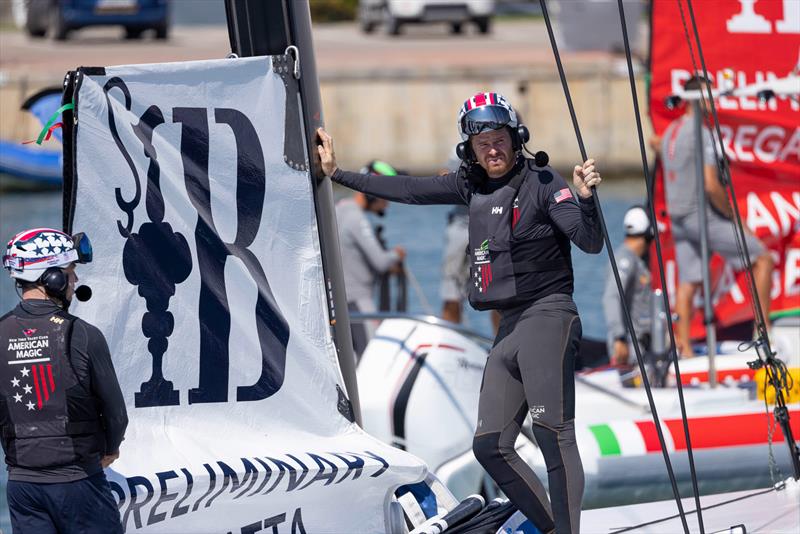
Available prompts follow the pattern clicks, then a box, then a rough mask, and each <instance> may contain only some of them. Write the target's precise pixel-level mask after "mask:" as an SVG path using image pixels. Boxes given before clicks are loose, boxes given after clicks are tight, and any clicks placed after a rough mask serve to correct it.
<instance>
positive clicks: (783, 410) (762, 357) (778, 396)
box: [686, 0, 800, 480]
mask: <svg viewBox="0 0 800 534" xmlns="http://www.w3.org/2000/svg"><path fill="white" fill-rule="evenodd" d="M686 6H687V7H688V9H689V18H690V19H691V21H692V30H693V31H694V38H695V44H697V55H698V56H699V58H700V64H701V65H702V67H703V76H704V77H705V78H706V80H708V79H709V78H708V69H707V68H706V60H705V57H704V56H703V47H702V45H701V44H700V33H699V32H698V30H697V21H696V20H695V17H694V9H693V8H692V0H686ZM705 86H706V92H707V93H708V104H709V107H710V108H711V114H712V117H713V120H714V128H715V130H716V132H717V135H718V136H719V139H720V140H721V139H722V132H721V130H720V126H719V117H718V116H717V107H716V106H715V105H714V95H713V94H712V93H711V86H710V84H708V83H706V84H705ZM722 157H723V162H724V163H723V172H724V173H725V178H726V180H725V181H726V182H727V183H726V184H725V185H726V186H727V187H728V188H729V189H730V199H729V200H730V203H731V205H732V208H733V213H734V215H735V217H736V224H735V225H734V229H735V231H736V233H737V234H738V237H740V238H741V241H742V248H743V250H744V260H745V268H746V272H747V276H746V277H747V280H748V282H749V285H750V293H751V297H752V298H753V301H754V302H755V308H756V309H755V311H756V316H755V317H756V326H757V328H758V338H759V339H758V343H757V344H756V352H757V353H758V357H759V359H758V360H756V362H751V363H749V364H748V365H750V366H751V367H754V368H755V367H760V366H763V367H765V369H766V375H767V384H770V385H772V387H773V388H775V413H774V416H775V418H776V420H777V421H778V423H779V424H780V426H781V429H782V430H783V435H784V438H785V439H786V445H787V446H788V448H789V454H790V455H791V460H792V471H793V475H794V478H795V480H800V451H798V448H797V443H796V442H795V441H794V436H793V435H792V427H791V425H790V424H789V410H788V408H787V407H786V399H785V398H784V395H783V388H782V385H783V384H781V382H780V380H779V377H780V372H776V366H777V365H778V364H777V361H778V360H776V358H775V353H774V352H773V351H772V347H771V346H770V342H769V333H768V332H767V323H766V318H765V317H764V313H763V310H762V308H761V300H760V298H759V296H758V291H757V288H756V285H755V278H754V277H753V265H752V262H751V261H750V251H749V250H748V248H747V240H746V239H745V236H744V226H743V225H742V217H741V214H740V213H739V205H738V204H737V203H736V192H735V190H734V188H733V180H732V179H731V177H730V174H729V171H730V166H729V165H728V159H727V154H725V151H724V150H723V154H722ZM707 298H709V297H708V296H707ZM767 298H769V295H768V296H767ZM762 352H763V354H762ZM765 394H766V392H765Z"/></svg>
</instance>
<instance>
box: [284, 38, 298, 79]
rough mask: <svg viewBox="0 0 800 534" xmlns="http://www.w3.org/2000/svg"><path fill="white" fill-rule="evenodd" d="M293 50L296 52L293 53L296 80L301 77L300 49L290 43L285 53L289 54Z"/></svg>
mask: <svg viewBox="0 0 800 534" xmlns="http://www.w3.org/2000/svg"><path fill="white" fill-rule="evenodd" d="M292 51H293V52H294V54H293V58H294V72H293V73H292V74H293V75H294V79H295V80H299V79H300V50H298V49H297V47H296V46H295V45H289V46H287V47H286V52H284V54H286V55H287V56H288V55H289V52H292Z"/></svg>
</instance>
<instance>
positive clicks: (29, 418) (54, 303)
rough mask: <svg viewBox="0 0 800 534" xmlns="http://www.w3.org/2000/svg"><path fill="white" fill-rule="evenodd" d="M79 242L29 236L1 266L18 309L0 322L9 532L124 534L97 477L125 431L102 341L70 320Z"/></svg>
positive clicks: (88, 254) (49, 234)
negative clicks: (11, 283)
mask: <svg viewBox="0 0 800 534" xmlns="http://www.w3.org/2000/svg"><path fill="white" fill-rule="evenodd" d="M91 259H92V248H91V244H90V242H89V239H88V238H87V237H86V235H84V234H77V235H75V236H69V235H67V234H65V233H63V232H60V231H58V230H53V229H50V228H35V229H32V230H26V231H24V232H20V233H18V234H17V235H15V236H14V237H13V238H12V239H11V241H9V242H8V248H7V251H6V255H5V256H3V266H4V267H5V268H6V269H7V270H8V271H9V274H10V275H11V278H13V279H14V280H15V283H16V286H17V291H18V292H21V301H20V302H19V304H18V305H17V306H16V307H15V308H14V309H13V310H11V311H10V312H8V313H6V314H5V315H4V316H3V317H2V318H0V351H2V352H1V354H2V358H3V360H4V362H2V363H0V431H1V432H2V438H1V441H2V446H3V451H4V452H5V460H6V465H7V469H8V486H7V488H6V489H7V496H8V508H9V511H10V515H11V526H12V528H13V530H14V532H23V533H24V532H81V533H97V534H101V533H102V534H106V533H121V532H122V526H121V523H120V516H119V511H118V510H117V504H116V502H115V499H114V497H113V495H112V493H111V487H110V486H109V484H108V481H107V480H106V477H105V473H104V472H103V469H104V468H106V467H108V466H109V465H111V464H112V463H113V462H114V461H115V460H116V459H117V458H118V457H119V447H120V443H121V442H122V440H123V438H124V435H125V429H126V427H127V424H128V416H127V412H126V409H125V402H124V399H123V397H122V391H121V390H120V387H119V383H118V381H117V377H116V374H115V372H114V367H113V365H112V363H111V356H110V355H109V351H108V345H107V343H106V340H105V338H104V337H103V334H102V333H101V332H100V330H98V329H97V328H96V327H94V326H92V325H90V324H89V323H87V322H86V321H83V320H81V319H79V318H77V317H75V316H74V315H71V314H70V313H68V312H67V309H68V308H69V305H70V302H71V300H72V298H73V295H74V294H75V283H76V282H77V281H78V276H77V275H76V274H75V265H76V263H88V262H89V261H91Z"/></svg>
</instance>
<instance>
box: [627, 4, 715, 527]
mask: <svg viewBox="0 0 800 534" xmlns="http://www.w3.org/2000/svg"><path fill="white" fill-rule="evenodd" d="M617 6H618V9H619V20H620V24H621V26H622V41H623V43H624V45H625V60H626V62H627V65H628V80H629V82H630V86H631V98H632V99H633V112H634V116H635V118H636V133H637V135H638V140H639V152H640V153H641V157H642V170H643V171H644V179H645V180H644V181H645V186H646V188H647V207H648V209H649V215H650V221H651V223H650V224H652V225H655V224H656V209H655V203H654V191H653V185H652V183H653V182H652V180H651V177H650V166H649V165H648V163H647V151H646V150H645V142H644V133H643V129H642V116H641V112H640V111H639V98H638V96H637V92H636V80H635V79H634V75H633V61H632V59H631V45H630V41H629V39H628V26H627V23H626V21H625V8H624V7H623V5H622V0H617ZM653 233H654V237H655V239H654V241H655V245H656V260H657V261H658V271H659V276H660V282H661V287H663V288H665V289H666V287H667V279H666V275H665V274H664V256H663V254H662V249H661V237H660V236H659V233H658V232H657V231H656V232H653ZM668 293H669V292H668V291H666V290H665V291H662V292H661V297H662V299H663V301H664V309H665V310H671V309H672V308H670V304H669V295H668ZM665 315H666V317H667V331H668V332H669V341H670V354H671V356H672V364H673V365H674V366H675V382H676V386H677V388H678V399H679V404H680V409H681V422H682V423H683V434H684V437H685V439H686V452H687V455H688V459H689V473H690V475H691V479H692V491H693V493H694V500H695V508H696V510H697V520H698V524H699V526H700V533H701V534H705V528H704V526H703V513H702V507H701V505H700V490H699V489H698V485H697V470H696V469H695V464H694V452H693V450H692V440H691V436H690V433H689V423H688V420H687V417H686V402H685V400H684V397H683V382H682V380H681V371H680V365H679V364H678V360H679V358H678V351H677V344H676V343H675V332H674V329H673V325H672V314H670V313H669V311H668V312H667V313H666V314H665ZM631 335H633V334H632V333H631Z"/></svg>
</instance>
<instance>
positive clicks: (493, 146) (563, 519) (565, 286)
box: [318, 93, 603, 533]
mask: <svg viewBox="0 0 800 534" xmlns="http://www.w3.org/2000/svg"><path fill="white" fill-rule="evenodd" d="M457 124H458V129H459V133H460V134H461V138H462V139H463V142H462V143H461V144H460V145H459V149H458V154H459V157H461V159H462V161H463V165H461V167H460V168H459V170H458V171H457V172H452V173H449V174H446V175H444V176H433V177H426V178H423V177H411V176H394V177H392V178H390V179H389V178H385V177H382V176H375V175H365V174H358V173H353V172H347V171H343V170H341V169H339V168H338V167H337V165H336V157H335V154H334V148H333V139H332V138H331V137H330V136H329V135H328V134H327V133H326V132H325V131H324V130H323V129H319V130H318V135H319V139H320V143H321V144H320V146H319V147H318V151H319V155H320V160H321V165H322V168H323V170H324V172H325V174H326V175H328V176H330V177H331V178H332V179H333V180H334V181H336V182H338V183H340V184H343V185H345V186H347V187H350V188H352V189H355V190H357V191H363V192H365V193H368V194H370V195H375V196H380V197H383V198H386V199H388V200H392V201H396V202H404V203H408V204H454V205H458V204H466V205H467V206H469V250H470V254H471V260H470V263H471V272H470V277H469V279H470V284H469V288H470V293H469V300H470V304H471V305H472V306H473V307H474V308H476V309H480V310H485V309H498V310H500V313H501V315H502V319H501V322H500V329H499V332H498V334H497V336H496V338H495V343H494V347H493V348H492V350H491V352H490V354H489V358H488V360H487V362H486V367H485V369H484V378H483V385H482V387H481V392H480V400H479V406H478V422H477V430H476V432H475V437H474V440H473V444H472V447H473V452H474V453H475V457H476V458H477V459H478V461H479V462H480V463H481V465H483V467H484V468H485V469H486V471H487V472H488V473H489V474H490V475H491V476H492V478H493V479H494V480H495V481H496V482H497V483H498V484H499V485H500V487H501V488H502V490H503V492H504V493H505V494H506V495H507V496H508V497H509V499H510V500H511V501H512V502H513V503H514V505H515V506H517V508H519V510H521V511H522V513H523V514H525V515H526V516H527V517H528V518H529V519H530V520H531V521H532V522H533V524H534V525H535V526H536V527H537V528H538V529H539V530H540V531H541V532H543V533H549V532H559V533H568V532H572V533H575V532H578V531H579V524H580V508H581V498H582V495H583V487H584V478H583V467H582V465H581V460H580V454H579V452H578V446H577V443H576V440H575V423H574V418H575V381H574V373H573V369H574V362H575V355H576V352H577V349H578V346H579V343H580V338H581V322H580V318H579V317H578V311H577V308H576V307H575V303H574V302H573V300H572V292H573V285H574V284H573V272H572V260H571V252H570V241H572V242H574V243H575V244H577V245H578V247H579V248H581V249H582V250H584V251H586V252H588V253H598V252H600V251H601V250H602V248H603V236H602V232H601V228H600V224H599V219H598V214H597V212H596V210H595V206H594V204H593V200H592V186H594V185H597V184H599V183H600V175H599V173H598V172H597V169H596V168H595V164H594V160H592V159H590V160H587V161H585V162H584V163H583V164H581V165H576V166H575V168H574V170H573V174H572V179H573V184H574V186H575V191H576V193H575V194H573V192H572V190H570V188H569V187H568V186H567V183H566V181H565V180H564V179H563V178H562V177H561V176H560V175H559V174H558V173H557V172H556V171H555V170H553V169H552V168H550V167H547V166H546V155H545V154H544V153H538V154H537V156H536V158H535V159H528V158H526V157H524V155H523V152H522V150H523V148H524V143H525V142H526V141H527V140H528V137H529V134H528V131H527V128H525V126H524V125H522V124H519V122H518V120H517V116H516V113H515V112H514V109H513V108H512V107H511V105H510V104H509V103H508V101H507V100H506V99H505V98H504V97H503V96H502V95H499V94H497V93H478V94H476V95H474V96H472V97H470V98H469V99H468V100H467V101H466V102H464V105H463V106H462V107H461V110H460V112H459V116H458V122H457ZM576 196H577V198H576ZM528 413H530V414H531V417H532V420H533V434H534V436H535V438H536V441H537V442H538V445H539V447H540V449H541V451H542V453H543V455H544V458H545V462H546V464H547V470H548V480H549V488H550V500H549V501H548V498H547V493H546V492H545V489H544V486H543V485H542V483H541V481H540V480H539V479H538V478H537V476H536V475H535V474H534V472H533V470H532V469H531V468H530V466H528V465H527V464H526V463H525V462H524V461H523V460H522V458H520V456H519V455H518V454H517V452H516V450H515V448H514V442H515V440H516V438H517V436H518V435H519V432H520V428H521V425H522V424H523V421H524V420H525V417H526V415H527V414H528Z"/></svg>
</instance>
